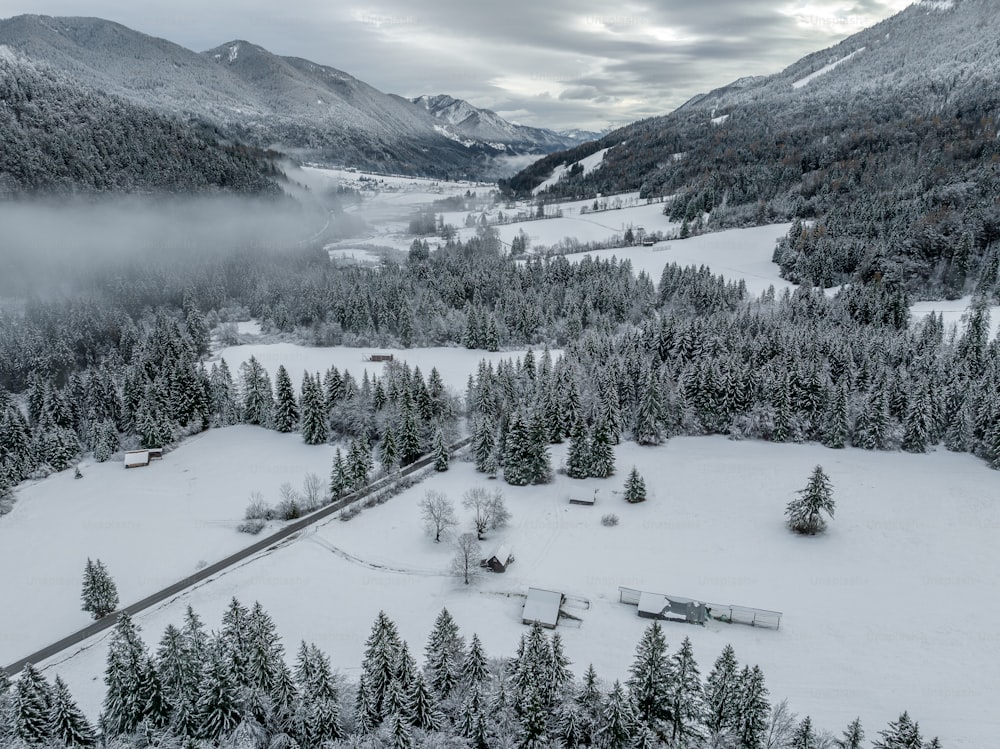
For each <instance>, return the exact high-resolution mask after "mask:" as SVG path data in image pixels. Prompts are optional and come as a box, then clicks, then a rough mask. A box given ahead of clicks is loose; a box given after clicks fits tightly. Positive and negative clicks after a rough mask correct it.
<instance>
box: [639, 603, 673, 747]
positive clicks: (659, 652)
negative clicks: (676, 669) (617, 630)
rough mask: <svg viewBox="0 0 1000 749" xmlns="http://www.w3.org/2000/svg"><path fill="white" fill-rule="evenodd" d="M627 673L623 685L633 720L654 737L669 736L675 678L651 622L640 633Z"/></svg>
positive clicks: (659, 632) (659, 633)
mask: <svg viewBox="0 0 1000 749" xmlns="http://www.w3.org/2000/svg"><path fill="white" fill-rule="evenodd" d="M629 673H630V674H631V675H630V676H629V679H628V682H627V684H628V690H629V695H630V697H631V699H632V703H633V704H634V705H635V713H636V718H637V719H638V721H639V722H640V723H642V724H643V725H646V726H648V727H649V728H650V730H652V731H653V733H655V734H656V735H658V736H661V737H664V738H665V737H666V736H669V735H670V734H671V728H670V724H671V722H672V720H673V713H672V710H671V699H670V697H671V688H672V686H673V682H674V678H675V677H674V673H673V670H672V664H671V662H670V655H669V654H668V653H667V641H666V638H665V637H664V635H663V628H662V627H661V626H660V624H659V622H655V621H654V622H653V623H652V624H650V625H649V626H648V627H647V628H646V631H645V632H644V633H643V635H642V639H641V640H640V641H639V644H638V646H637V647H636V652H635V660H634V661H633V663H632V667H631V668H630V669H629Z"/></svg>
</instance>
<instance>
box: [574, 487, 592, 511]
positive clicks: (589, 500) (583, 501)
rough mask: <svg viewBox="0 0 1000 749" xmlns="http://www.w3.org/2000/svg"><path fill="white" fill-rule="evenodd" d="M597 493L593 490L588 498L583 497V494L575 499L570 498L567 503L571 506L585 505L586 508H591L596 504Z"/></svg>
mask: <svg viewBox="0 0 1000 749" xmlns="http://www.w3.org/2000/svg"><path fill="white" fill-rule="evenodd" d="M598 491H599V490H598V489H594V493H593V495H592V496H589V497H588V496H587V495H585V494H583V495H578V496H575V497H570V498H569V503H570V504H571V505H585V506H587V507H593V506H594V505H596V504H597V492H598Z"/></svg>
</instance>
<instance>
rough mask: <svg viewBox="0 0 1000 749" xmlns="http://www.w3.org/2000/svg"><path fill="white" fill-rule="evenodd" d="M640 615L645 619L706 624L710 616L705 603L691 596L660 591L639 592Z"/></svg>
mask: <svg viewBox="0 0 1000 749" xmlns="http://www.w3.org/2000/svg"><path fill="white" fill-rule="evenodd" d="M639 616H641V617H643V618H645V619H669V620H671V621H676V622H688V623H690V624H704V623H705V619H707V618H708V615H707V612H706V610H705V604H703V603H700V602H699V601H692V600H691V599H689V598H678V597H676V596H672V597H669V598H668V597H667V596H664V595H661V594H659V593H647V592H646V591H643V592H642V593H640V594H639Z"/></svg>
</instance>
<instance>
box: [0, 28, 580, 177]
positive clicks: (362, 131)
mask: <svg viewBox="0 0 1000 749" xmlns="http://www.w3.org/2000/svg"><path fill="white" fill-rule="evenodd" d="M0 45H7V46H9V47H10V48H11V49H13V50H15V51H16V52H17V53H18V54H20V55H23V56H24V57H26V58H28V59H30V60H32V61H35V62H38V63H41V64H45V65H48V66H51V67H52V68H55V69H56V70H58V71H60V72H62V73H64V74H66V75H67V76H69V77H70V78H72V79H74V80H76V81H78V82H79V83H80V84H81V85H83V86H86V87H89V88H92V89H97V90H101V91H105V92H107V93H110V94H114V95H118V96H121V97H123V98H126V99H130V100H132V101H133V102H136V103H139V104H141V105H142V106H145V107H151V108H154V109H156V110H158V111H161V112H166V113H170V114H172V115H174V116H179V117H182V118H192V119H197V120H201V121H206V122H208V123H210V124H211V125H213V126H215V127H218V128H219V129H220V130H221V131H222V132H223V133H225V134H227V135H229V136H231V137H232V138H234V139H238V140H241V141H243V142H245V143H249V144H251V145H254V146H259V147H277V148H279V149H281V150H286V151H292V152H301V153H303V154H305V155H308V156H309V157H310V158H318V159H325V160H328V161H330V162H334V163H342V164H347V165H354V166H365V167H377V168H382V169H386V170H391V171H401V172H408V173H423V174H427V175H434V176H444V175H452V176H458V175H475V176H482V175H486V174H491V173H495V171H496V169H497V168H499V165H500V164H501V163H502V161H503V159H502V158H498V157H506V156H507V155H508V153H509V148H508V142H507V140H504V139H501V138H496V139H493V136H494V135H499V133H498V132H494V130H489V137H479V136H477V135H475V134H474V133H471V132H470V133H461V137H457V136H458V134H459V131H458V130H449V129H448V128H444V129H443V128H442V123H441V121H440V120H438V119H437V118H435V117H434V116H432V114H431V113H430V112H429V111H428V110H427V109H426V108H425V107H421V106H417V105H414V104H413V103H412V102H410V101H408V100H406V99H404V98H402V97H399V96H395V95H392V94H386V93H383V92H382V91H379V90H378V89H375V88H374V87H372V86H369V85H368V84H366V83H364V82H363V81H360V80H358V79H357V78H354V77H353V76H351V75H349V74H347V73H345V72H343V71H340V70H337V69H335V68H331V67H326V66H323V65H318V64H316V63H313V62H310V61H308V60H304V59H300V58H296V57H281V56H278V55H274V54H272V53H270V52H268V51H267V50H266V49H264V48H263V47H260V46H258V45H255V44H253V43H251V42H248V41H244V40H235V41H231V42H228V43H226V44H223V45H221V46H219V47H216V48H215V49H212V50H208V51H207V52H202V53H199V52H194V51H192V50H189V49H187V48H185V47H182V46H180V45H177V44H174V43H172V42H170V41H167V40H165V39H160V38H156V37H152V36H148V35H146V34H142V33H140V32H137V31H134V30H132V29H129V28H127V27H125V26H122V25H121V24H117V23H113V22H111V21H106V20H103V19H99V18H78V17H60V18H54V17H49V16H38V15H24V16H17V17H14V18H10V19H7V20H3V21H0ZM497 120H498V121H500V119H499V118H497ZM484 132H486V131H484ZM553 138H554V140H553V143H552V145H551V147H549V148H548V149H547V150H550V151H551V150H553V149H554V148H562V147H566V146H567V145H569V144H570V143H569V142H568V141H565V140H559V139H558V136H553ZM515 140H516V139H515ZM512 142H513V141H512ZM542 150H543V149H542V148H541V147H537V148H536V150H535V151H534V152H535V153H537V152H541V151H542Z"/></svg>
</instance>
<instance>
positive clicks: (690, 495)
mask: <svg viewBox="0 0 1000 749" xmlns="http://www.w3.org/2000/svg"><path fill="white" fill-rule="evenodd" d="M329 453H330V449H329V448H327V447H320V448H310V447H307V446H305V445H304V444H302V443H301V441H300V439H299V438H298V437H297V435H290V436H289V435H284V436H283V435H277V434H274V433H272V432H266V431H264V430H260V429H254V428H252V427H235V428H230V429H225V430H216V431H213V432H210V433H208V434H206V435H205V436H204V437H203V438H201V439H200V440H191V441H189V442H187V443H185V444H184V445H182V446H181V447H180V448H179V449H178V450H176V451H175V452H173V453H171V454H169V455H168V457H167V459H165V460H164V461H163V462H162V463H161V464H155V465H154V466H152V467H151V468H149V469H141V470H135V471H127V472H126V471H123V470H122V469H121V468H120V467H119V466H118V465H115V466H107V467H105V466H91V467H90V468H89V470H87V476H86V478H85V479H84V480H82V481H75V482H74V481H73V480H72V478H70V476H69V475H68V474H60V475H58V476H54V477H51V478H50V479H47V480H46V481H43V482H40V483H39V484H38V485H37V486H44V485H46V484H49V483H51V486H52V490H50V491H45V492H40V493H39V494H38V496H28V497H26V498H25V497H24V495H23V493H22V501H19V502H18V505H17V506H16V509H15V513H14V514H13V515H12V516H10V517H8V518H5V519H4V521H2V522H0V563H2V564H3V566H4V568H5V569H7V570H18V571H19V572H18V573H16V574H9V575H7V576H5V579H4V581H3V583H0V594H2V596H3V599H4V600H5V601H6V602H9V603H11V604H13V605H11V606H10V607H9V608H8V607H5V609H7V613H5V620H6V621H7V624H6V625H5V627H4V632H5V639H4V640H3V641H0V652H2V653H3V655H4V656H5V657H6V660H12V659H13V658H15V657H17V656H18V655H21V654H22V651H24V650H25V649H26V646H27V645H28V643H29V641H30V642H33V643H34V642H35V641H47V640H49V639H53V638H54V636H57V635H61V634H64V633H67V632H68V631H69V630H70V629H72V628H75V627H77V626H79V625H81V624H83V623H85V615H84V614H83V613H82V612H79V611H78V610H77V609H78V595H79V590H78V588H79V576H80V575H81V574H82V567H83V562H84V560H85V557H86V556H87V555H90V556H100V557H101V558H102V559H103V560H104V561H105V563H106V564H107V565H108V567H109V569H110V570H111V572H112V574H113V575H114V576H115V577H116V579H117V580H118V584H119V589H120V591H121V592H122V599H123V602H128V601H130V600H133V599H134V598H136V597H137V595H136V592H137V591H138V590H139V588H140V587H142V586H141V583H142V582H143V581H147V580H149V579H155V580H157V581H161V580H162V581H165V580H166V579H168V578H175V577H179V576H180V575H181V574H185V573H187V572H190V571H191V568H192V567H193V566H194V565H196V564H197V561H198V560H200V559H206V560H209V561H211V560H213V559H216V558H220V557H221V556H223V555H224V554H225V553H226V552H228V551H231V550H232V549H234V548H236V547H237V546H239V545H241V544H245V543H246V542H247V541H248V537H246V536H242V535H240V534H238V533H236V531H235V530H234V527H235V525H236V523H237V521H238V520H239V518H240V517H241V515H242V510H243V507H244V506H245V504H246V497H247V495H248V493H249V491H251V490H252V489H253V488H259V489H261V490H262V491H264V493H265V496H268V495H270V494H272V493H273V491H274V490H275V489H276V487H277V485H278V484H280V482H281V481H284V480H289V481H292V482H293V483H296V484H298V483H300V480H301V475H302V474H303V473H305V472H306V471H307V470H311V471H314V472H316V473H319V474H320V475H324V476H325V470H326V466H327V465H328V459H329ZM552 453H553V464H554V465H555V466H558V465H559V464H560V462H561V461H562V459H563V457H564V453H565V448H564V446H557V447H554V448H553V450H552ZM816 464H822V465H823V466H824V468H825V469H826V471H827V473H829V475H830V477H831V479H832V481H833V484H834V490H835V496H836V500H837V503H838V504H837V516H836V518H835V519H834V520H833V521H832V523H831V528H830V531H829V533H828V534H827V535H826V536H824V537H817V538H799V537H795V536H793V535H791V534H790V533H788V532H787V531H786V530H785V528H784V526H783V522H782V521H783V509H784V506H785V504H786V503H787V501H788V500H789V499H791V498H792V496H793V495H794V493H795V491H797V490H798V489H800V488H802V487H803V486H804V485H805V482H806V479H807V478H808V475H809V472H810V470H811V469H812V468H813V466H815V465H816ZM632 465H636V466H637V467H638V469H639V471H640V472H641V473H642V474H643V475H644V476H645V478H646V481H647V485H648V486H649V488H650V491H651V497H650V499H649V500H648V501H647V502H646V503H645V504H642V505H636V506H631V505H627V504H626V503H625V502H624V501H623V500H622V499H621V496H620V495H619V494H617V492H618V491H619V490H620V489H621V485H622V482H623V481H624V475H625V474H626V473H627V471H628V470H629V468H630V467H631V466H632ZM263 466H267V468H263ZM617 466H618V473H617V475H616V476H614V477H612V478H611V479H607V480H597V479H590V480H586V481H574V480H571V479H567V478H566V477H565V476H561V475H560V476H557V477H556V480H555V481H554V482H553V483H552V484H550V485H547V486H537V487H527V488H514V487H509V486H507V485H506V484H503V483H502V482H497V481H491V480H489V479H487V478H485V477H483V476H482V475H481V474H476V473H475V472H474V471H473V469H472V466H471V465H470V464H468V463H464V462H460V461H458V460H455V461H453V463H452V469H451V470H450V471H448V472H447V473H445V474H437V475H433V476H431V477H430V478H428V479H427V480H426V481H424V482H423V483H422V484H419V485H418V486H416V487H414V488H413V489H411V490H409V491H407V492H406V493H404V494H402V495H400V496H399V497H396V498H394V499H392V500H390V501H389V502H388V503H387V504H385V505H382V506H379V507H376V508H371V509H366V510H365V511H364V512H362V513H361V515H359V516H358V517H356V518H354V519H352V520H351V521H349V522H341V521H339V520H329V521H327V522H325V523H324V524H323V525H321V526H319V527H317V528H315V529H314V530H311V531H309V532H306V533H304V534H303V535H302V536H300V537H299V538H297V539H296V540H294V541H292V542H290V543H288V544H286V545H284V546H282V547H281V548H279V549H276V550H273V551H271V552H267V553H263V554H261V555H260V556H259V557H257V558H256V559H255V560H254V561H252V562H250V563H248V564H246V565H244V566H241V567H239V568H237V569H234V570H232V571H230V572H228V573H225V574H222V575H220V576H219V577H217V578H216V579H214V580H213V581H211V582H209V583H206V584H204V585H202V586H201V587H199V588H197V589H195V590H192V591H189V592H187V593H185V594H183V595H181V596H180V597H178V598H177V599H176V600H175V601H173V602H172V603H169V604H165V605H163V606H161V607H159V608H158V609H156V610H154V611H151V612H148V613H146V614H144V615H142V616H140V617H138V622H139V623H140V625H141V626H142V628H143V630H144V636H145V637H146V639H147V641H148V642H149V644H150V645H151V646H152V645H155V643H156V641H157V640H158V639H159V636H160V634H161V633H162V630H163V628H164V627H165V626H166V625H167V624H169V623H171V622H173V623H179V622H180V620H181V616H182V614H183V611H184V608H185V607H186V606H187V605H188V604H190V605H192V606H193V607H194V608H195V610H196V611H198V613H199V614H201V615H202V616H203V617H204V619H205V621H206V623H207V625H208V626H210V627H217V626H218V625H219V621H220V617H221V614H222V611H223V609H224V607H225V606H226V604H227V603H228V601H229V600H230V598H231V597H233V596H236V597H238V598H240V599H241V600H243V601H244V602H247V603H252V602H253V601H254V600H259V601H260V602H261V603H262V604H263V605H264V607H265V608H266V609H268V610H269V612H270V613H271V614H272V616H273V617H274V619H275V621H276V623H277V624H278V627H279V629H280V631H281V632H282V634H283V636H284V638H285V646H286V648H287V649H289V650H294V649H295V648H296V647H297V644H298V642H299V641H300V640H303V639H304V640H307V641H315V642H316V643H317V644H318V645H319V646H320V647H321V648H323V649H324V650H326V651H327V652H328V653H329V654H330V656H331V659H332V661H333V664H334V665H335V666H337V667H339V668H340V669H341V670H342V671H343V672H344V673H346V674H347V675H348V676H349V677H354V676H356V674H357V669H358V666H359V665H360V661H361V652H362V647H363V643H364V639H365V637H366V636H367V634H368V631H369V628H370V626H371V623H372V621H373V619H374V617H375V615H376V614H377V612H378V611H379V610H380V609H383V610H385V611H386V612H387V613H388V614H389V616H390V617H392V618H393V619H394V620H395V621H396V622H397V624H398V625H399V627H400V631H401V634H402V635H403V636H404V637H405V638H406V639H407V640H408V641H409V642H410V645H411V648H412V649H414V650H415V651H418V652H420V651H422V649H423V645H424V643H425V639H426V637H427V634H428V632H429V631H430V628H431V626H432V624H433V620H434V617H435V615H436V614H437V612H438V611H439V610H440V608H441V607H442V606H447V607H448V608H449V610H450V611H451V612H452V613H453V614H454V616H455V618H456V620H457V621H458V623H459V624H460V626H461V627H462V629H463V632H464V634H465V635H466V636H469V635H471V633H472V632H478V633H479V635H480V637H481V638H482V639H483V642H484V645H485V646H486V647H487V649H488V651H489V653H490V654H491V655H510V654H512V653H513V650H514V647H515V645H516V642H517V638H518V636H519V635H520V633H521V632H523V631H524V629H525V628H524V627H523V625H521V623H520V610H521V601H522V599H521V598H520V597H519V596H520V595H521V594H523V593H525V592H526V590H527V588H528V587H529V586H533V587H543V588H549V589H552V590H558V591H560V592H563V593H566V594H568V595H570V596H575V597H579V598H582V599H587V600H588V601H589V603H590V607H589V608H567V609H566V610H567V611H570V612H571V613H573V614H574V615H576V616H579V617H580V619H581V620H582V622H580V623H579V624H578V625H577V623H575V622H566V623H565V624H561V625H560V631H561V632H562V634H563V636H564V639H565V644H566V650H567V654H568V655H569V657H570V658H571V659H572V660H573V661H574V669H575V670H576V671H577V673H578V674H579V673H580V672H582V670H583V669H584V668H585V667H586V665H587V663H589V662H593V663H594V665H595V667H596V669H597V671H598V673H599V675H600V676H601V677H602V678H604V679H606V680H610V679H613V678H621V677H623V676H625V674H626V671H627V669H628V666H629V665H630V662H631V658H632V654H633V652H634V648H635V645H636V643H637V641H638V639H639V637H640V635H641V633H642V631H643V629H644V628H645V626H646V625H647V622H646V621H645V620H642V619H639V618H638V617H637V615H636V609H635V607H633V606H627V605H624V604H621V603H619V602H618V586H619V585H627V586H631V587H634V588H640V589H645V590H650V591H654V592H659V593H667V594H674V595H681V596H688V597H694V598H699V599H702V600H709V601H714V602H717V603H733V604H743V605H748V606H756V607H760V608H766V609H774V610H779V611H782V612H783V613H784V617H783V619H782V624H781V629H780V630H778V631H773V630H764V629H754V628H751V627H746V626H739V625H726V624H723V623H718V622H712V623H710V624H708V626H706V627H698V626H692V625H685V624H670V623H668V624H666V625H665V627H666V631H667V636H668V642H669V644H670V645H671V647H672V648H676V647H677V645H678V644H679V643H680V640H681V639H682V638H683V637H685V636H690V637H691V639H692V642H693V643H694V647H695V653H696V655H697V657H698V659H699V663H700V666H701V668H702V670H703V672H707V671H708V669H709V668H710V667H711V664H712V662H713V661H714V659H715V658H716V656H717V655H718V654H719V652H720V651H721V649H722V647H723V646H724V645H725V644H726V643H727V642H729V643H732V644H733V646H734V647H735V649H736V653H737V656H738V657H739V659H740V660H741V662H751V663H759V664H760V665H761V667H762V668H763V669H764V672H765V674H766V676H767V684H768V687H769V689H770V692H771V697H772V699H773V700H775V701H776V700H778V699H781V698H783V697H788V698H789V701H790V706H791V708H792V709H793V710H794V711H796V712H798V713H799V714H801V715H804V714H810V715H812V717H813V719H814V721H815V722H816V723H817V724H818V725H820V726H822V727H824V728H827V729H831V730H835V731H838V732H839V730H840V729H841V728H843V727H844V726H845V725H846V724H847V723H848V722H849V721H850V720H852V719H853V718H854V717H855V716H856V715H860V716H861V718H862V721H863V723H864V724H865V727H866V728H867V729H868V732H869V734H870V735H874V734H875V731H877V730H878V729H879V728H882V727H884V726H885V724H886V723H887V722H888V721H889V720H891V719H894V718H895V717H896V716H897V715H898V714H899V713H900V712H901V711H902V710H903V709H907V710H909V711H910V714H911V715H913V716H914V717H915V718H916V719H917V720H919V721H920V725H921V729H922V731H923V733H924V735H928V736H932V735H939V736H940V737H941V739H942V741H943V742H944V744H945V745H946V746H948V747H969V748H970V749H971V748H972V747H982V746H987V745H989V744H990V743H991V742H992V739H993V737H994V736H995V735H996V733H997V731H998V729H1000V718H998V717H997V716H996V712H995V710H994V702H995V697H996V695H997V694H998V693H1000V676H998V674H997V671H996V669H995V668H994V667H993V664H996V663H997V662H1000V634H998V632H997V628H996V624H995V622H996V619H997V615H998V614H1000V604H998V603H997V602H996V601H995V600H994V599H993V598H992V596H991V595H990V593H991V592H992V591H994V590H996V589H997V585H998V583H1000V579H998V571H1000V548H998V546H997V545H996V544H995V542H994V539H995V537H996V534H997V530H998V529H1000V506H998V505H997V504H996V502H995V501H994V498H995V496H996V494H997V488H998V484H1000V473H997V472H995V471H991V470H990V469H988V468H987V467H986V466H985V465H983V464H982V463H981V462H980V461H979V460H977V459H975V458H973V457H971V456H968V455H957V454H951V453H948V452H945V451H938V452H935V453H933V454H930V455H909V454H904V453H872V452H867V451H862V450H853V449H851V450H842V451H834V450H829V449H826V448H823V447H820V446H816V445H774V444H767V443H762V442H733V441H730V440H727V439H725V438H722V437H707V438H677V439H674V440H671V441H670V442H669V443H667V444H665V445H663V446H660V447H655V448H641V447H638V446H636V445H634V444H632V443H626V444H624V445H622V446H619V447H618V448H617ZM279 474H284V475H283V476H282V475H279ZM271 485H273V486H271ZM476 485H482V486H487V487H490V488H492V487H498V488H500V489H502V490H503V492H504V494H505V496H506V498H507V502H508V506H509V508H510V510H511V512H512V514H513V519H512V522H511V524H510V526H509V527H507V528H505V529H503V530H502V531H497V532H492V533H491V534H490V538H489V540H488V541H486V542H484V544H483V551H484V556H488V555H489V554H490V553H492V549H493V547H494V546H495V545H496V544H498V543H500V542H507V543H509V544H510V545H511V546H512V547H513V551H514V554H515V556H516V562H515V563H514V564H513V566H512V567H511V568H510V569H509V570H508V572H507V573H506V574H502V575H496V574H489V573H488V574H485V575H484V576H483V577H482V578H481V579H480V580H479V581H478V583H477V584H475V585H473V586H468V587H467V586H464V585H462V584H461V583H459V582H457V581H455V580H454V579H452V578H450V577H448V576H447V575H446V569H447V567H448V563H449V560H450V558H451V550H450V547H449V546H448V545H447V544H445V543H442V544H440V545H436V544H434V543H433V541H432V540H431V539H429V538H428V537H427V536H425V535H424V534H423V532H422V530H421V522H420V517H419V508H418V503H419V501H420V499H421V498H422V497H423V495H424V492H425V491H426V490H427V489H436V490H439V491H442V492H444V493H446V494H447V495H448V496H449V497H451V498H452V499H453V500H455V501H456V504H460V499H461V494H462V492H464V491H465V490H466V489H467V488H468V487H470V486H476ZM595 488H598V489H600V492H599V496H600V498H599V500H598V504H597V505H596V506H595V507H581V506H573V505H569V504H568V498H569V497H570V496H577V495H591V494H592V493H593V490H594V489H595ZM608 512H615V513H617V514H618V515H619V517H620V519H621V522H620V524H619V525H618V526H617V527H613V528H609V527H604V526H602V525H601V523H600V517H601V515H602V514H604V513H608ZM55 516H58V517H61V518H62V519H63V522H62V523H61V524H60V525H59V526H58V527H54V526H53V524H52V522H51V519H52V517H55ZM460 516H461V517H462V520H463V523H466V524H467V523H468V518H467V516H466V515H465V513H464V511H463V510H461V509H460ZM43 519H44V521H43ZM77 557H79V558H77ZM58 560H65V562H60V561H58ZM18 633H20V637H18ZM28 633H30V635H29V634H28ZM106 643H107V636H106V635H105V636H102V637H99V638H95V639H94V640H93V641H91V642H90V643H88V645H87V646H86V647H85V648H84V649H82V650H81V651H79V652H77V653H74V654H64V655H63V656H61V657H59V658H56V659H53V662H52V663H50V664H47V665H49V667H50V669H51V671H50V674H51V673H52V672H58V673H61V674H63V676H64V678H65V679H66V680H67V682H68V683H69V685H70V687H71V688H72V690H73V692H74V694H75V695H76V696H77V697H78V698H79V700H80V703H81V705H82V706H83V708H84V709H85V710H86V712H87V713H88V715H90V716H91V717H96V715H97V713H98V711H99V709H100V700H101V697H102V694H103V683H102V674H103V668H104V658H105V649H106ZM36 644H40V642H39V643H36Z"/></svg>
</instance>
